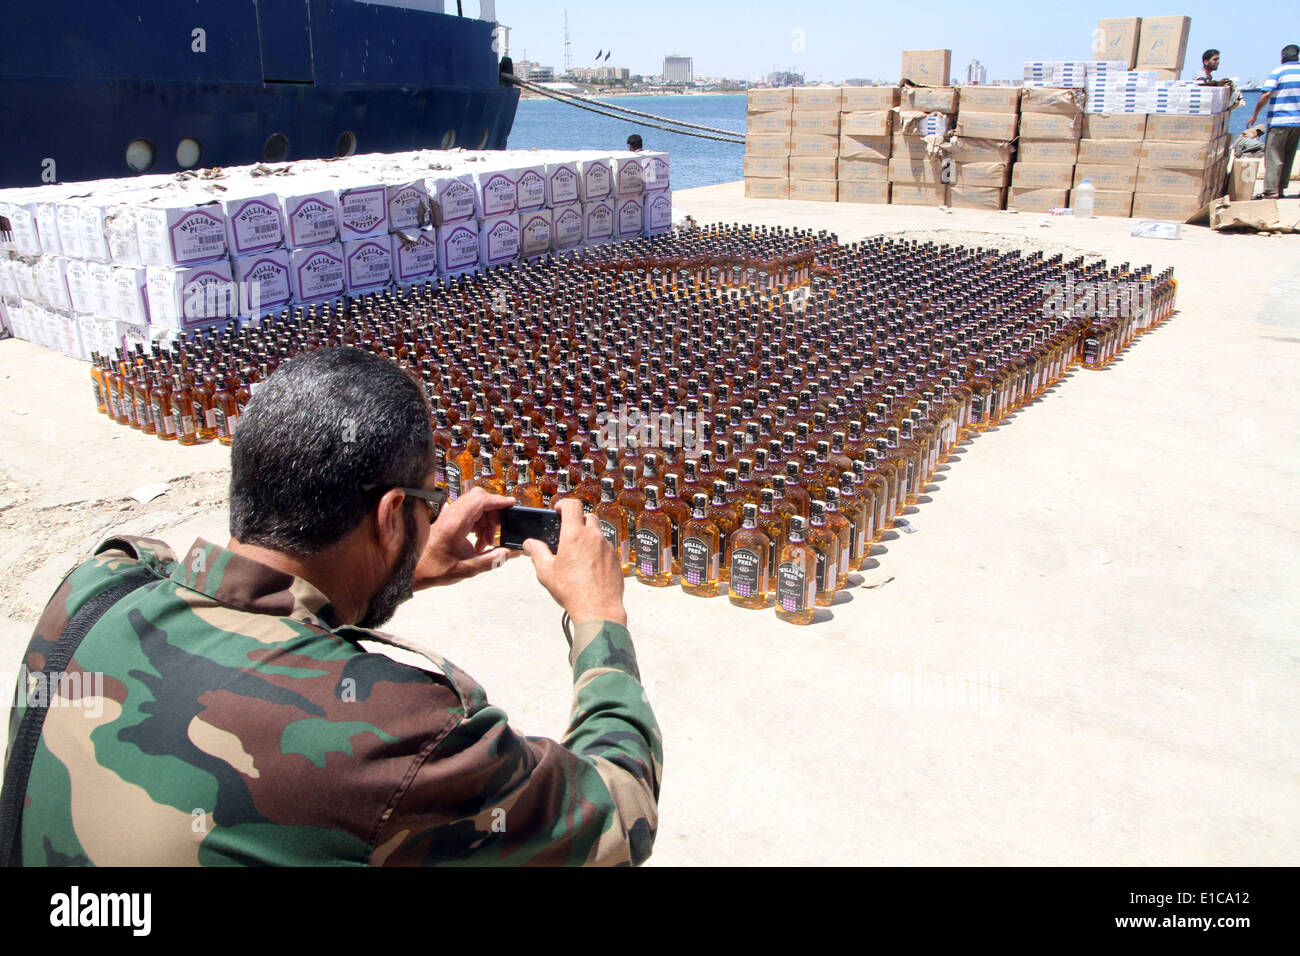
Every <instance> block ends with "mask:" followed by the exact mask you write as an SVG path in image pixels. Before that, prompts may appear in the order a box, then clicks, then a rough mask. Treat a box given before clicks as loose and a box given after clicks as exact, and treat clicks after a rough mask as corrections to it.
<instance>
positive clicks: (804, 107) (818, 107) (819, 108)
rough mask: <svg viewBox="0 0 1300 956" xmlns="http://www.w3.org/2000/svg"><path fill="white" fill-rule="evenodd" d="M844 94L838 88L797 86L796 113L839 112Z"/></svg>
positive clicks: (795, 97)
mask: <svg viewBox="0 0 1300 956" xmlns="http://www.w3.org/2000/svg"><path fill="white" fill-rule="evenodd" d="M842 99H843V93H842V92H841V88H840V87H838V86H796V87H794V111H795V112H796V113H800V112H809V111H814V112H825V111H826V110H835V111H837V112H838V111H839V110H840V109H841V106H840V103H841V101H842Z"/></svg>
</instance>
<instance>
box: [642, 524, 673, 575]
mask: <svg viewBox="0 0 1300 956" xmlns="http://www.w3.org/2000/svg"><path fill="white" fill-rule="evenodd" d="M665 550H666V549H665V548H664V547H663V544H662V542H661V541H660V540H659V535H657V534H655V532H653V531H651V530H650V529H649V528H640V529H638V530H637V533H636V569H637V570H638V571H640V572H641V573H642V574H661V573H663V569H664V552H665ZM667 566H668V567H672V556H671V554H670V555H669V557H668V565H667Z"/></svg>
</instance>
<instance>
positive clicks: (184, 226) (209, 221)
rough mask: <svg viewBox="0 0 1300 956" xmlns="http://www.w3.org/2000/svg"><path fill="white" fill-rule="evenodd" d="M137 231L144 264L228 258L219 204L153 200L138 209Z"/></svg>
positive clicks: (181, 264)
mask: <svg viewBox="0 0 1300 956" xmlns="http://www.w3.org/2000/svg"><path fill="white" fill-rule="evenodd" d="M135 232H136V237H137V239H138V240H139V243H140V260H141V264H142V265H146V266H189V265H197V264H198V263H201V262H211V261H213V260H214V259H221V258H223V257H224V256H225V255H226V217H225V215H224V214H223V213H222V211H221V207H220V206H219V205H217V204H216V203H210V202H205V203H202V204H195V203H193V202H190V201H187V200H186V199H184V198H181V197H170V196H169V197H158V198H156V199H152V200H149V201H147V202H144V203H141V204H140V205H138V206H137V207H136V211H135ZM60 238H65V237H64V236H63V235H62V234H60ZM64 248H65V249H66V248H67V243H66V242H65V243H64Z"/></svg>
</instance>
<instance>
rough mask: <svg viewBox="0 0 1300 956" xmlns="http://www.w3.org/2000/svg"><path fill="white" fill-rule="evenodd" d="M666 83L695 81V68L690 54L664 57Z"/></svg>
mask: <svg viewBox="0 0 1300 956" xmlns="http://www.w3.org/2000/svg"><path fill="white" fill-rule="evenodd" d="M664 82H665V83H694V82H695V69H694V66H693V64H692V58H691V57H689V56H666V57H664Z"/></svg>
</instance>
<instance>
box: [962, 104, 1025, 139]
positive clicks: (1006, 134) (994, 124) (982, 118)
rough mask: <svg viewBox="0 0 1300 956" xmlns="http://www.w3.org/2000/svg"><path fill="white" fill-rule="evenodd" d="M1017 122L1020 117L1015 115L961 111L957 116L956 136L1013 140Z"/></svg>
mask: <svg viewBox="0 0 1300 956" xmlns="http://www.w3.org/2000/svg"><path fill="white" fill-rule="evenodd" d="M1019 120H1020V117H1019V116H1017V115H1016V114H1015V113H969V112H967V111H966V110H965V109H963V110H962V111H961V112H960V113H958V114H957V135H958V136H974V137H977V138H979V139H998V140H1009V139H1015V138H1016V126H1017V124H1018V122H1019Z"/></svg>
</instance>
